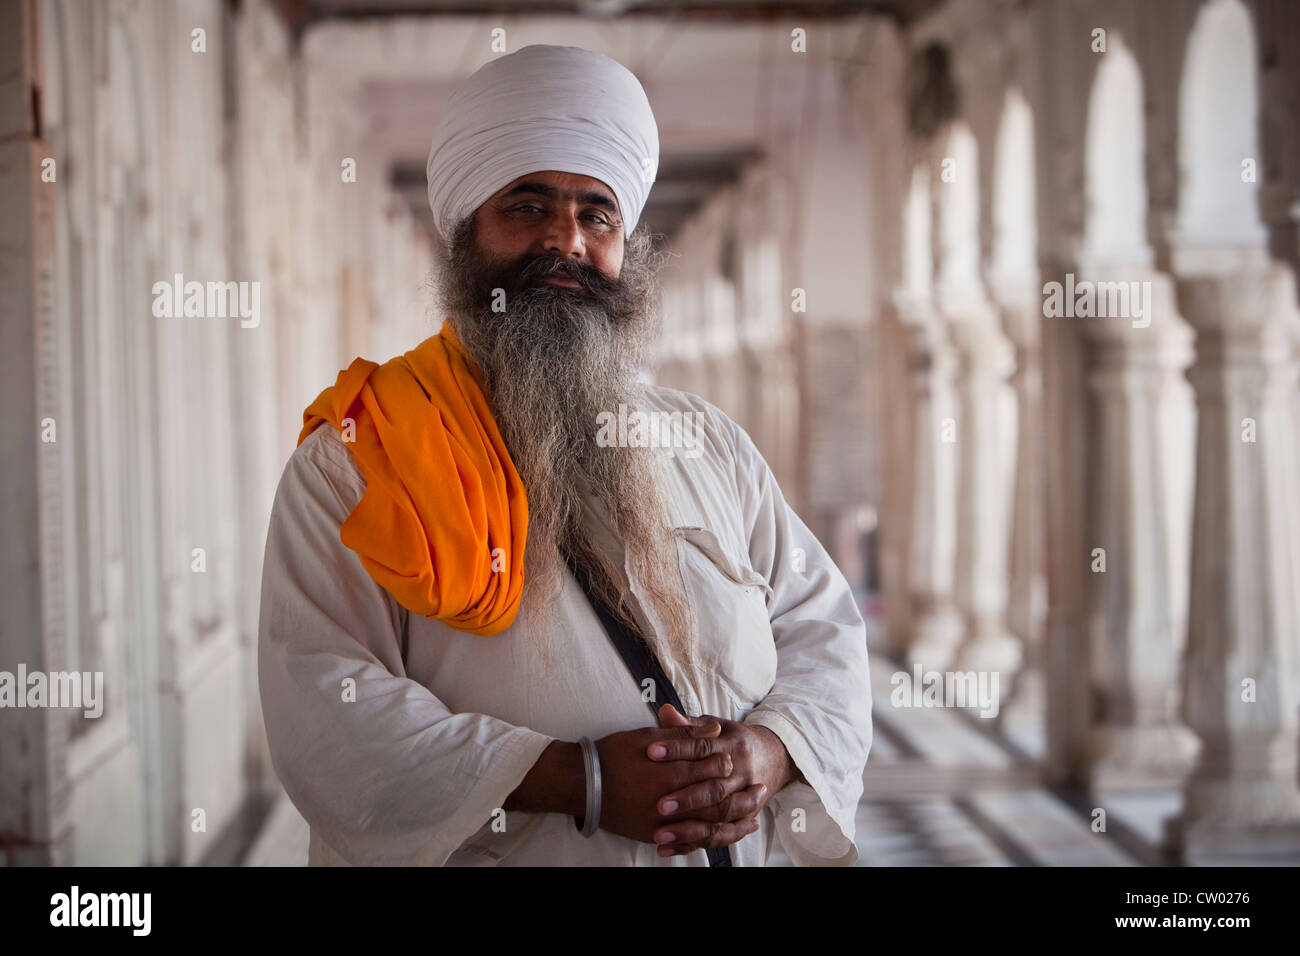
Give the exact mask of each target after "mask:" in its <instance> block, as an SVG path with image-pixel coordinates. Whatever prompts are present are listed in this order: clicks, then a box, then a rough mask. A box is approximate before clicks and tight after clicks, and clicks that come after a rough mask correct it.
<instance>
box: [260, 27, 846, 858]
mask: <svg viewBox="0 0 1300 956" xmlns="http://www.w3.org/2000/svg"><path fill="white" fill-rule="evenodd" d="M657 164H658V133H657V128H656V126H655V123H654V118H653V115H652V113H651V111H650V106H649V103H648V101H647V100H646V97H645V94H644V91H643V90H642V89H641V86H640V84H639V83H638V82H637V80H636V79H635V77H633V76H632V74H631V73H630V72H628V71H627V70H626V69H625V68H624V67H622V66H621V65H619V64H618V63H616V62H614V61H613V60H610V59H608V58H607V57H604V56H601V55H600V54H596V53H592V52H589V51H586V50H580V49H577V48H573V47H552V46H532V47H526V48H524V49H522V50H520V51H519V52H517V53H515V54H512V55H509V56H505V57H502V58H500V59H498V60H495V61H493V62H492V63H490V64H488V65H487V66H485V67H483V68H482V69H481V70H479V71H478V72H477V73H476V74H474V76H472V77H471V78H470V79H469V80H468V81H467V82H466V83H465V84H464V85H463V86H462V87H461V88H460V90H458V91H457V93H456V94H455V95H454V96H453V97H452V99H451V101H450V102H449V104H448V107H447V111H446V114H445V115H444V117H443V119H442V121H441V122H440V123H439V126H438V129H437V131H436V132H435V134H434V143H433V149H432V151H431V153H430V158H429V170H428V172H429V198H430V205H431V208H432V209H433V212H434V219H435V222H436V224H437V227H438V232H439V235H440V236H441V237H442V239H443V241H444V243H445V245H446V252H445V258H444V262H443V268H442V271H441V279H440V283H441V287H440V292H441V297H442V299H443V304H444V306H445V307H446V313H447V316H448V318H447V320H446V322H445V323H444V325H443V328H442V331H441V333H440V334H439V335H437V336H433V337H431V338H430V339H428V340H426V342H424V343H422V344H421V345H420V346H419V347H418V348H417V349H414V350H412V351H411V352H408V353H407V354H406V355H405V356H403V357H401V358H399V359H395V360H393V361H392V362H389V363H387V364H386V365H384V366H382V367H380V366H376V365H375V364H374V363H370V362H365V361H363V360H360V359H359V360H357V361H356V362H354V363H353V365H352V366H351V367H350V368H349V369H348V370H346V371H345V372H344V373H342V374H341V375H340V376H339V380H338V382H337V383H336V385H335V386H334V387H333V388H331V389H327V390H326V391H325V392H324V393H322V395H321V397H320V398H318V399H317V401H316V402H315V403H313V405H312V406H311V407H310V408H309V409H308V410H307V413H306V415H305V416H304V419H305V427H304V431H303V437H302V438H301V439H300V444H299V447H298V449H297V451H296V452H295V453H294V455H293V456H292V458H291V459H290V461H289V463H288V465H287V467H286V469H285V473H284V476H283V478H282V480H281V483H280V486H279V489H278V491H277V494H276V500H275V505H274V509H273V513H272V517H271V527H270V532H269V535H268V539H267V549H266V560H265V566H264V572H263V575H264V577H263V593H262V611H261V614H262V618H261V635H260V654H259V674H260V683H261V692H262V700H263V708H264V712H265V717H266V725H267V734H268V739H269V742H270V746H271V753H272V757H273V760H274V764H275V768H276V770H277V772H278V774H279V776H280V778H281V780H282V781H283V783H284V785H285V788H286V790H287V792H288V794H289V796H290V797H291V798H292V800H293V801H294V803H295V805H296V806H297V807H298V809H299V810H300V811H301V812H302V814H303V816H304V817H305V818H306V819H307V821H308V822H309V824H310V825H311V849H310V862H311V863H312V864H339V863H352V864H383V863H423V864H437V865H492V864H500V865H583V864H586V865H601V864H604V865H730V864H734V865H763V864H765V863H766V861H767V858H768V855H769V853H770V850H771V844H772V839H773V837H774V836H779V838H780V839H781V841H782V844H783V846H784V847H785V849H786V851H787V852H788V853H789V855H790V856H791V858H792V859H793V861H794V862H795V863H796V864H801V865H807V864H838V865H846V864H851V863H853V862H854V861H855V860H856V859H857V851H856V849H855V848H854V844H853V835H854V815H855V812H856V807H857V801H858V799H859V797H860V795H861V788H862V784H861V774H862V771H863V768H864V765H865V762H866V758H867V752H868V750H869V748H870V744H871V717H870V706H871V694H870V685H869V678H868V669H867V653H866V646H865V628H864V625H863V621H862V618H861V615H860V614H859V612H858V610H857V607H856V604H855V602H854V600H853V597H852V595H851V593H850V589H849V587H848V585H847V583H846V582H845V580H844V578H843V576H842V575H841V574H840V573H839V571H838V570H837V569H836V568H835V566H834V564H833V563H832V562H831V561H830V559H829V557H828V556H827V555H826V553H825V551H824V549H823V548H822V547H821V545H820V544H819V543H818V542H817V540H816V538H815V537H814V536H813V535H812V534H811V533H810V532H809V531H808V529H807V528H806V527H805V526H804V524H803V523H802V522H801V521H800V520H799V518H798V517H797V516H796V515H795V514H794V513H793V512H792V511H791V510H790V509H789V507H788V506H787V505H786V503H785V500H784V498H783V497H782V494H781V491H780V489H779V488H778V487H777V485H776V482H775V481H774V480H773V478H772V474H771V472H770V470H769V469H768V467H767V465H766V464H765V462H764V461H763V459H762V457H761V456H760V455H759V453H758V451H757V450H756V449H755V447H754V445H753V443H752V442H751V441H750V439H749V437H748V436H747V435H746V434H745V433H744V432H743V431H742V430H741V429H740V428H739V427H738V426H736V425H735V424H734V423H733V422H732V421H731V420H730V419H728V418H727V417H726V416H725V415H724V414H723V413H722V412H721V411H719V410H718V409H717V408H715V407H714V406H712V405H710V404H709V403H707V402H705V401H703V400H702V399H700V398H698V397H696V396H693V395H689V394H686V393H683V392H679V391H675V390H673V389H668V388H663V387H658V386H647V385H644V384H642V383H640V382H639V380H638V377H637V374H636V371H637V368H638V367H639V366H640V365H642V364H643V363H644V361H645V359H646V357H647V351H648V347H649V346H650V345H651V343H652V342H653V340H654V338H655V334H656V322H657V301H656V299H657V297H656V292H655V273H656V270H657V265H658V263H657V261H656V258H655V256H654V255H653V254H652V252H651V243H650V240H649V238H648V237H647V235H646V233H645V231H644V229H643V230H641V231H639V232H638V231H636V230H635V227H636V223H637V220H638V219H639V217H640V213H641V210H642V208H643V206H644V203H645V199H646V196H647V194H648V192H649V189H650V183H651V181H652V179H653V172H654V170H655V169H656V168H657ZM647 174H648V175H647ZM620 405H621V406H623V413H622V414H624V420H625V422H626V421H627V420H631V419H636V420H639V421H640V422H641V423H642V425H644V423H645V422H646V421H647V420H650V419H652V418H654V420H655V421H666V422H669V423H671V425H672V428H670V429H666V430H664V431H663V432H662V433H658V434H662V435H666V436H667V437H668V438H669V439H673V440H670V441H668V442H667V443H666V447H665V443H658V445H657V446H655V443H649V444H650V445H651V446H652V447H647V444H648V443H647V442H645V441H633V440H630V439H627V438H626V435H629V434H631V433H632V432H634V431H635V430H636V429H634V428H633V429H626V428H625V429H623V432H624V435H623V436H620V434H619V429H617V428H614V427H612V424H611V423H612V422H613V421H614V418H615V417H616V416H618V415H620ZM628 409H631V410H632V415H631V416H628V415H627V414H626V413H627V410H628ZM652 413H653V414H652ZM655 416H658V417H655ZM602 423H603V426H602ZM651 431H653V429H651ZM641 433H642V435H643V437H644V434H645V429H644V428H642V429H641ZM569 561H572V562H574V565H573V566H574V567H575V568H576V569H578V570H579V571H581V572H582V574H583V575H584V576H585V577H586V578H588V580H589V587H590V592H591V596H590V599H589V597H588V594H587V593H585V592H584V589H583V587H582V586H581V585H580V584H579V579H578V577H577V576H575V574H574V572H573V571H572V570H571V569H570V566H569V565H568V563H567V562H569ZM597 607H600V608H601V609H603V610H604V611H606V612H607V617H609V618H613V619H615V620H617V621H619V622H621V623H622V624H623V625H626V626H627V627H628V628H630V629H632V630H633V631H634V632H635V633H636V634H637V635H639V637H640V639H642V640H644V642H645V644H646V645H648V646H649V647H650V648H651V649H652V651H653V652H654V654H655V656H656V658H657V660H658V661H659V663H660V664H661V665H662V676H661V677H659V678H655V677H643V676H642V675H636V676H634V675H633V673H631V672H630V669H629V668H630V666H631V665H629V664H627V663H625V662H624V658H623V657H622V656H620V652H619V650H617V649H616V647H615V644H614V642H613V640H612V638H611V636H610V634H609V633H607V631H606V628H605V627H604V626H603V625H602V619H601V617H600V616H599V615H598V612H597ZM664 683H666V684H669V685H671V688H672V690H675V692H676V693H677V694H678V695H679V696H680V702H681V704H682V708H683V709H684V710H685V711H686V712H687V713H682V712H681V711H679V710H678V709H677V708H675V707H673V706H671V705H668V704H664V703H663V702H664V700H665V699H666V698H667V697H668V696H669V694H670V690H669V688H668V687H666V686H661V684H664ZM647 704H650V705H651V706H650V707H647ZM656 717H657V720H656ZM577 741H582V744H581V746H580V744H579V743H578V742H577ZM591 741H594V745H590V746H589V743H590V742H591ZM597 781H598V782H599V787H598V789H599V794H596V793H595V792H594V789H593V785H594V784H595V783H596V782H597ZM596 824H598V827H597V826H596ZM580 827H581V828H582V829H581V830H580ZM584 831H585V832H584Z"/></svg>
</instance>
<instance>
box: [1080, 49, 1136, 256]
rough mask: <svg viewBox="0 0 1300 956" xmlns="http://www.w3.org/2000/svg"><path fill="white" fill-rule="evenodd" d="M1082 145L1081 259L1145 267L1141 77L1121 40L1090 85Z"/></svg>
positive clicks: (1109, 53) (1109, 51)
mask: <svg viewBox="0 0 1300 956" xmlns="http://www.w3.org/2000/svg"><path fill="white" fill-rule="evenodd" d="M1084 142H1085V144H1084V197H1085V204H1086V205H1085V209H1084V250H1083V258H1084V259H1086V260H1087V261H1088V262H1089V263H1091V264H1102V263H1106V264H1124V265H1146V264H1148V263H1149V262H1150V261H1151V249H1150V247H1149V246H1148V245H1147V235H1146V215H1147V186H1146V174H1145V170H1144V168H1143V157H1144V154H1145V150H1146V136H1145V126H1144V123H1143V118H1142V74H1141V72H1140V71H1139V70H1138V65H1137V60H1136V59H1134V57H1133V54H1132V52H1131V51H1130V50H1129V49H1128V47H1127V46H1125V45H1124V41H1123V40H1122V39H1120V38H1119V37H1115V38H1114V39H1113V40H1112V41H1111V46H1110V49H1109V50H1108V51H1107V52H1106V53H1105V54H1104V55H1103V56H1102V58H1101V64H1100V66H1098V68H1097V75H1096V77H1095V78H1094V79H1093V83H1092V95H1091V96H1090V98H1089V100H1088V125H1087V133H1086V139H1085V141H1084Z"/></svg>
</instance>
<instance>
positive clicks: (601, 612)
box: [564, 551, 731, 866]
mask: <svg viewBox="0 0 1300 956" xmlns="http://www.w3.org/2000/svg"><path fill="white" fill-rule="evenodd" d="M564 560H565V561H566V562H568V565H569V570H570V571H572V572H573V576H574V577H575V578H577V579H578V583H579V584H580V585H582V590H583V592H584V593H585V594H586V595H587V600H588V601H590V602H591V606H592V609H593V610H594V611H595V612H596V616H597V617H599V618H600V623H601V624H603V625H604V627H605V632H606V633H607V634H609V639H610V640H611V641H613V642H614V647H616V648H617V649H618V653H619V656H620V657H622V658H623V663H624V664H626V665H627V669H628V670H629V671H631V672H632V677H633V679H634V680H635V681H636V684H637V688H638V689H640V688H641V687H642V686H643V685H644V683H645V680H646V678H649V679H650V680H651V681H653V684H652V685H651V686H652V687H653V688H654V689H655V691H656V694H655V696H656V697H657V696H658V695H659V694H660V693H662V695H663V703H667V704H672V705H673V706H674V707H676V708H677V710H678V711H679V712H680V713H683V714H685V713H686V708H685V707H683V706H682V699H681V698H680V697H678V696H677V689H676V688H675V687H673V685H672V681H670V680H669V679H668V675H667V674H666V673H664V669H663V666H662V665H661V664H660V663H659V658H657V657H655V653H654V650H653V649H651V647H650V645H649V644H647V643H646V642H645V639H644V638H642V637H641V635H640V634H637V633H636V632H634V631H633V630H632V629H631V628H629V627H628V626H627V625H626V624H624V623H623V622H622V621H621V620H619V619H618V618H617V617H615V616H614V613H613V612H612V611H611V610H610V609H609V608H608V607H607V606H606V604H605V602H604V601H602V600H600V598H599V597H598V596H597V595H596V592H595V590H594V588H593V587H592V583H591V577H590V575H588V574H587V569H586V568H584V567H583V566H582V565H581V564H580V563H578V562H577V561H575V560H574V559H573V556H572V555H570V554H569V553H568V551H564ZM646 703H647V705H648V706H649V707H650V713H652V714H653V715H654V719H655V723H656V724H658V721H659V711H658V707H657V706H656V704H655V702H654V701H647V702H646ZM705 852H706V853H707V854H708V856H709V866H731V852H730V851H729V850H728V849H727V848H726V847H718V848H716V849H713V850H706V851H705Z"/></svg>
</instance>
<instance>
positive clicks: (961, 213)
mask: <svg viewBox="0 0 1300 956" xmlns="http://www.w3.org/2000/svg"><path fill="white" fill-rule="evenodd" d="M943 163H944V166H943V167H941V171H942V170H944V169H946V170H947V173H948V175H947V176H944V175H941V176H940V181H939V182H940V184H939V186H938V187H937V189H938V197H937V198H938V203H939V205H938V211H939V285H940V286H942V287H943V288H945V289H949V290H969V289H972V288H976V287H978V286H979V284H980V271H979V270H980V232H979V228H980V192H979V146H978V145H977V143H976V142H975V134H974V133H972V132H971V129H970V127H969V126H967V125H966V124H965V123H958V124H957V125H956V126H954V127H953V130H952V133H951V134H950V135H949V137H948V150H947V154H946V155H945V157H944V159H943Z"/></svg>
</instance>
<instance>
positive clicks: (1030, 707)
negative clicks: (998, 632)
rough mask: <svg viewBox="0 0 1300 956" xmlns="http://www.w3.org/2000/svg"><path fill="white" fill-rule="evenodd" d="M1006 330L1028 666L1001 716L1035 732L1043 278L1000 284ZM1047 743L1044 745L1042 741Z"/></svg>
mask: <svg viewBox="0 0 1300 956" xmlns="http://www.w3.org/2000/svg"><path fill="white" fill-rule="evenodd" d="M992 293H993V298H994V301H995V302H996V304H997V308H998V311H999V313H1000V314H1001V317H1002V328H1003V330H1004V332H1005V333H1006V336H1007V338H1008V339H1009V340H1010V341H1011V344H1012V347H1013V348H1014V349H1015V371H1014V372H1012V375H1011V388H1012V391H1013V392H1014V393H1015V401H1016V451H1015V456H1016V457H1015V477H1014V480H1013V485H1014V492H1013V493H1012V498H1011V543H1010V554H1009V559H1008V560H1009V570H1008V580H1009V584H1010V598H1009V601H1008V605H1007V624H1008V626H1009V627H1010V629H1011V633H1012V634H1014V635H1015V637H1016V639H1017V640H1019V641H1020V646H1021V668H1020V670H1019V671H1018V673H1017V674H1016V678H1015V681H1014V683H1013V684H1012V685H1011V686H1010V687H1009V688H1006V689H1005V694H1006V701H1005V703H1004V705H1003V707H1002V709H1001V711H1000V712H999V714H998V720H999V722H1000V723H1005V722H1006V721H1007V720H1009V719H1010V718H1011V715H1012V714H1017V715H1018V717H1019V721H1018V722H1019V723H1021V724H1022V725H1023V726H1024V727H1025V728H1026V729H1028V730H1030V731H1031V732H1032V733H1033V734H1034V735H1035V737H1039V736H1041V734H1042V733H1043V732H1044V730H1045V728H1044V718H1045V709H1044V708H1045V698H1044V695H1045V693H1046V686H1045V679H1044V670H1043V668H1044V661H1043V638H1044V632H1045V620H1046V615H1047V579H1046V574H1045V571H1046V567H1045V561H1046V554H1045V551H1046V548H1045V540H1046V537H1045V536H1046V528H1045V527H1044V523H1045V512H1046V500H1045V498H1044V484H1043V478H1044V476H1043V467H1042V464H1043V455H1044V449H1043V428H1044V414H1043V401H1044V395H1043V382H1042V376H1043V368H1042V356H1041V346H1040V341H1041V332H1040V328H1039V326H1040V323H1041V320H1042V300H1041V297H1040V293H1039V290H1038V287H1037V283H1036V282H1008V283H1002V284H999V285H995V286H994V287H993V288H992ZM1038 747H1041V743H1040V744H1039V745H1038Z"/></svg>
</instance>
